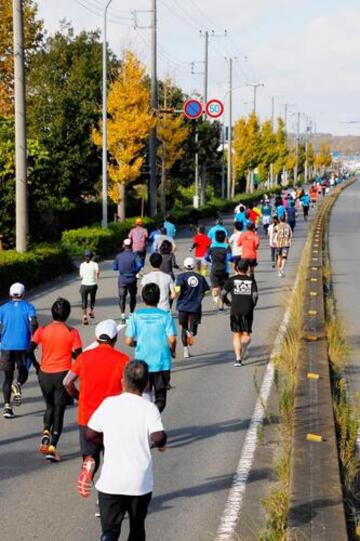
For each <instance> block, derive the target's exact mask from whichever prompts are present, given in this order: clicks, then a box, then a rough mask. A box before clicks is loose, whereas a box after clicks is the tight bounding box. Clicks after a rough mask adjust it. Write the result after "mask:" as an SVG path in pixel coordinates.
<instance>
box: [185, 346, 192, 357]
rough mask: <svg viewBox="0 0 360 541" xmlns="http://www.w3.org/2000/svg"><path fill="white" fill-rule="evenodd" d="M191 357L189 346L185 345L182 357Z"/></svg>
mask: <svg viewBox="0 0 360 541" xmlns="http://www.w3.org/2000/svg"><path fill="white" fill-rule="evenodd" d="M190 357H191V355H190V351H189V348H188V347H187V346H185V347H184V359H189V358H190Z"/></svg>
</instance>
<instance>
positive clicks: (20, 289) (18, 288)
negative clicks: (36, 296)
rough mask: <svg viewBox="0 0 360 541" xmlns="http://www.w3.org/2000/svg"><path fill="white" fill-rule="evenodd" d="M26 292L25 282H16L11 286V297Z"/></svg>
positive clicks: (20, 295)
mask: <svg viewBox="0 0 360 541" xmlns="http://www.w3.org/2000/svg"><path fill="white" fill-rule="evenodd" d="M24 293H25V286H24V285H23V284H20V282H15V284H13V285H12V286H11V287H10V290H9V295H10V297H22V296H23V295H24Z"/></svg>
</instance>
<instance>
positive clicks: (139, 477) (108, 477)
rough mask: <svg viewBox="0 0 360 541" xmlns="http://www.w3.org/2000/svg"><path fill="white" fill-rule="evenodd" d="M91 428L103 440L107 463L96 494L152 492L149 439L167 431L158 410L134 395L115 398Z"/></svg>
mask: <svg viewBox="0 0 360 541" xmlns="http://www.w3.org/2000/svg"><path fill="white" fill-rule="evenodd" d="M88 426H89V428H91V429H92V430H95V431H96V432H100V433H102V434H103V438H104V448H105V452H104V462H103V466H102V469H101V473H100V477H99V480H98V481H97V483H96V488H97V490H99V491H100V492H104V493H105V494H121V495H125V496H142V495H144V494H148V493H149V492H152V490H153V485H154V481H153V468H152V457H151V449H150V441H151V439H150V436H151V434H154V433H155V432H162V431H163V430H164V428H163V425H162V421H161V416H160V413H159V411H158V409H157V407H156V406H155V405H154V404H152V403H151V402H148V401H147V400H145V399H144V398H142V397H141V396H137V395H135V394H131V393H123V394H121V395H119V396H112V397H110V398H106V399H105V400H104V401H103V402H102V404H101V405H100V406H99V408H98V409H97V410H96V411H95V413H94V414H93V415H92V417H91V419H90V421H89V424H88Z"/></svg>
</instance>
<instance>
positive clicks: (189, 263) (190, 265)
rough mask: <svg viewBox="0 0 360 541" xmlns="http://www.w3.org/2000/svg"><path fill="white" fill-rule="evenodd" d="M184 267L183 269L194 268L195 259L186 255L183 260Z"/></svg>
mask: <svg viewBox="0 0 360 541" xmlns="http://www.w3.org/2000/svg"><path fill="white" fill-rule="evenodd" d="M184 267H185V269H194V268H195V261H194V258H192V257H187V258H186V259H185V261H184Z"/></svg>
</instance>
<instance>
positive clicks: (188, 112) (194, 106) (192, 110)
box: [184, 98, 203, 119]
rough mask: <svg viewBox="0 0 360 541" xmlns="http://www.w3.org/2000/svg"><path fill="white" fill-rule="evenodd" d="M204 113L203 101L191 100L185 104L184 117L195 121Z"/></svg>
mask: <svg viewBox="0 0 360 541" xmlns="http://www.w3.org/2000/svg"><path fill="white" fill-rule="evenodd" d="M202 112H203V105H202V103H201V101H199V100H195V99H193V98H191V99H190V100H187V101H186V102H185V104H184V115H185V116H186V117H187V118H190V119H195V118H199V117H200V116H201V115H202Z"/></svg>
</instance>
